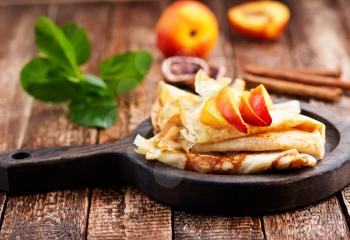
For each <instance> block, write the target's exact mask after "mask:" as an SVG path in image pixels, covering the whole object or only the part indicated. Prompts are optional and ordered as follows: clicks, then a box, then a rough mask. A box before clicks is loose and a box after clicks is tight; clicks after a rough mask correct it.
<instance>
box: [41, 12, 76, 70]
mask: <svg viewBox="0 0 350 240" xmlns="http://www.w3.org/2000/svg"><path fill="white" fill-rule="evenodd" d="M35 43H36V46H37V48H38V50H39V51H40V52H42V53H44V54H45V55H46V56H47V57H48V58H49V59H50V60H51V61H52V62H53V63H55V64H56V65H57V66H60V67H61V68H62V69H64V70H65V71H67V72H68V73H71V74H72V75H74V76H80V75H81V74H80V70H79V68H78V65H77V56H76V54H75V51H74V47H73V46H72V44H71V43H70V41H69V40H68V39H67V37H66V35H65V34H64V33H63V31H62V30H61V29H60V28H59V27H57V26H56V25H55V23H53V22H52V21H51V20H50V19H49V18H47V17H39V18H38V19H37V21H36V24H35Z"/></svg>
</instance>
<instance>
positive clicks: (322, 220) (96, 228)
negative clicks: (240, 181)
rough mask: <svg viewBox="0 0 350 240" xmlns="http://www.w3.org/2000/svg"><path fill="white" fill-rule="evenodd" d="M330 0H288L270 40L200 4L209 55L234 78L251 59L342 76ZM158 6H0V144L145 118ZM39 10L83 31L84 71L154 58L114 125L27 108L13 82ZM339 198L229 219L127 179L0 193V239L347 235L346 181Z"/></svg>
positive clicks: (115, 134) (343, 12) (123, 129)
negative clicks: (280, 28)
mask: <svg viewBox="0 0 350 240" xmlns="http://www.w3.org/2000/svg"><path fill="white" fill-rule="evenodd" d="M337 2H338V3H337V4H334V3H333V1H331V0H320V1H316V0H309V1H289V4H290V6H291V8H292V11H293V18H292V22H291V24H290V27H289V29H288V32H287V34H286V35H285V37H283V38H282V39H281V40H280V41H278V42H274V43H268V42H262V43H261V42H256V41H252V40H248V39H245V38H242V37H241V36H239V35H237V34H235V33H231V31H230V29H229V28H228V26H227V24H226V12H225V11H226V9H227V8H228V6H230V5H231V4H232V3H231V2H228V3H227V4H228V5H227V6H222V5H220V4H214V3H211V2H208V4H209V5H210V7H211V8H213V10H214V11H215V13H216V15H217V16H219V19H220V22H221V24H220V27H221V31H222V32H221V33H222V36H221V38H220V40H219V44H218V47H217V48H216V50H215V51H214V54H213V55H212V56H211V58H210V59H209V61H210V62H213V63H215V62H216V63H218V62H219V63H223V64H225V65H226V66H227V68H228V75H229V76H239V75H240V71H241V66H242V65H243V64H244V63H245V62H249V61H253V62H256V63H262V64H266V65H270V66H281V65H284V66H288V65H297V66H329V67H334V66H341V67H342V69H343V70H344V76H345V78H346V79H350V60H349V59H350V58H349V49H350V48H349V47H350V45H349V43H348V37H349V36H350V34H349V29H350V27H349V24H350V23H349V22H348V21H347V20H348V19H349V17H348V16H347V13H348V12H350V6H348V4H346V2H345V1H343V0H338V1H337ZM163 7H164V3H160V4H159V3H158V2H156V3H154V2H153V3H137V4H132V5H131V4H128V3H123V4H119V3H118V4H111V3H104V4H88V5H75V4H72V5H60V6H59V7H57V6H50V7H49V8H48V7H47V6H45V5H44V6H36V7H30V6H26V7H6V8H4V7H2V8H0V29H6V30H7V31H6V34H3V35H2V36H0V40H1V43H2V46H1V48H0V69H2V75H0V83H1V86H2V88H0V109H1V116H2V121H1V122H0V150H5V149H8V148H12V147H20V146H27V147H30V146H53V145H70V144H81V143H95V142H96V141H98V142H100V143H104V142H110V141H115V140H116V139H118V138H120V137H123V136H125V135H127V134H128V133H129V132H130V131H131V130H133V129H134V128H135V126H136V125H137V124H138V123H139V122H140V121H142V120H143V119H144V118H146V117H147V116H148V115H149V110H150V106H151V103H152V101H153V99H154V97H155V96H154V94H155V92H154V89H155V86H156V83H157V82H158V80H160V79H161V76H160V62H161V59H162V56H161V54H160V52H159V51H158V50H157V49H156V47H155V39H154V25H155V22H156V20H157V18H158V16H159V14H160V12H161V9H162V8H163ZM314 12H317V14H314ZM46 13H49V15H50V16H51V17H53V18H54V19H56V20H58V21H59V22H65V21H66V20H69V19H72V20H74V21H76V22H78V23H81V24H82V25H83V26H84V27H85V28H87V30H88V32H89V34H90V38H91V39H92V42H93V50H94V52H93V59H92V61H91V63H90V64H89V65H88V66H87V68H88V70H89V71H92V72H96V69H97V65H98V62H99V61H100V59H101V58H102V57H106V56H109V55H112V54H115V53H118V52H121V51H124V50H127V49H139V48H143V49H147V50H148V51H150V52H152V54H153V57H154V60H155V63H154V65H153V67H152V70H151V72H150V74H149V75H148V77H147V79H146V80H145V81H144V82H143V84H142V85H140V86H139V87H138V88H137V89H136V90H135V91H134V92H132V93H130V94H125V95H123V96H121V97H120V98H119V121H118V123H117V124H116V125H115V126H114V127H112V128H110V129H108V130H106V131H100V132H97V131H96V130H94V129H90V130H88V129H85V128H81V127H78V126H76V125H73V124H71V123H70V122H69V121H68V120H67V118H66V108H64V107H61V106H52V105H46V104H42V103H38V102H34V105H32V100H31V98H29V97H28V96H27V95H25V94H24V93H23V91H22V90H21V89H20V87H19V85H18V72H19V70H20V68H21V67H22V65H23V64H24V62H25V61H26V60H27V59H28V58H29V57H30V56H31V55H32V54H33V53H34V43H33V41H32V38H29V37H28V36H32V31H33V22H34V20H35V18H36V16H38V15H42V14H46ZM305 23H307V24H305ZM300 26H303V28H301V27H300ZM344 26H345V27H344ZM23 39H28V40H27V41H22V40H23ZM325 46H327V47H325ZM311 103H312V104H315V105H318V106H320V107H327V108H330V109H333V110H335V111H339V112H341V113H343V114H344V116H345V117H348V116H350V98H349V97H347V98H343V99H342V100H341V101H340V102H339V103H338V104H336V105H330V104H325V103H321V102H316V101H311ZM347 115H348V116H347ZM348 118H349V119H350V117H348ZM53 122H54V123H55V124H52V123H53ZM48 129H50V130H49V131H48ZM339 196H340V197H341V201H339V199H338V198H337V197H336V196H334V197H331V198H329V199H327V200H325V201H322V202H321V203H319V204H315V205H312V206H309V207H306V208H302V209H299V210H295V211H289V212H286V213H283V214H275V215H269V216H263V217H262V216H261V217H259V216H257V217H249V216H246V217H235V216H218V215H206V214H200V213H193V212H188V211H182V210H177V209H173V211H172V210H171V208H170V207H167V206H165V205H163V204H159V203H157V202H155V201H153V200H151V199H149V198H148V197H147V196H145V195H144V194H142V193H140V192H139V191H138V190H137V189H134V188H132V187H129V186H118V185H117V186H115V187H100V188H95V189H92V190H89V189H79V190H73V191H57V192H50V193H45V194H34V195H27V196H10V197H8V199H6V196H5V194H0V213H1V212H2V211H3V209H5V213H4V219H3V223H2V227H1V232H0V239H15V238H20V239H22V238H27V239H47V238H48V236H49V237H50V238H56V239H82V238H88V239H120V238H124V239H125V238H129V239H135V238H154V239H170V238H172V237H173V238H176V239H208V238H210V239H215V238H216V239H232V238H234V239H238V238H241V239H252V238H253V239H262V238H264V237H266V238H267V239H302V238H304V239H305V238H306V239H323V238H326V239H339V238H342V239H349V238H350V236H349V229H348V226H347V224H346V218H348V219H350V214H349V210H350V197H349V196H350V187H348V188H346V189H344V190H343V191H342V193H341V194H340V195H339ZM341 204H343V205H344V213H345V216H344V214H343V213H342V208H341ZM172 212H173V216H172ZM172 219H173V220H172ZM172 225H173V226H172ZM172 228H173V229H172ZM172 230H173V231H174V232H172Z"/></svg>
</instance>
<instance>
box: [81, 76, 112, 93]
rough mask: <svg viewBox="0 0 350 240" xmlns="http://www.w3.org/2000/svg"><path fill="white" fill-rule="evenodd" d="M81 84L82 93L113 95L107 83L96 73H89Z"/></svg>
mask: <svg viewBox="0 0 350 240" xmlns="http://www.w3.org/2000/svg"><path fill="white" fill-rule="evenodd" d="M80 85H81V87H82V91H83V93H82V94H81V95H94V96H113V94H112V93H111V91H110V90H109V88H108V86H107V84H106V83H105V82H104V81H103V80H102V79H101V78H99V77H97V76H95V75H91V74H87V75H86V76H84V78H83V79H82V80H81V82H80Z"/></svg>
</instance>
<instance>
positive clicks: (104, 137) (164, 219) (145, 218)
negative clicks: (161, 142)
mask: <svg viewBox="0 0 350 240" xmlns="http://www.w3.org/2000/svg"><path fill="white" fill-rule="evenodd" d="M160 10H161V5H160V3H159V2H155V3H147V4H145V3H139V4H132V5H131V4H116V5H113V6H111V13H110V14H111V15H110V18H109V23H110V29H109V30H110V32H109V34H108V39H109V41H108V43H107V45H106V47H105V55H106V56H110V55H113V54H116V53H119V52H122V51H125V50H137V49H145V50H147V51H149V52H151V53H152V56H153V60H154V63H153V66H152V69H151V71H150V73H149V74H148V75H147V78H146V79H144V80H143V82H142V84H140V85H139V86H138V87H137V88H136V89H135V90H134V91H132V92H131V93H129V94H124V95H123V96H121V97H119V120H118V122H117V123H116V125H115V126H114V127H112V128H110V129H107V130H103V131H101V132H100V135H99V140H100V143H105V142H112V141H115V140H116V139H118V138H121V137H123V136H125V135H127V134H128V133H129V132H130V131H132V130H134V129H135V128H136V126H137V125H138V124H139V123H140V122H141V121H142V120H144V119H145V118H147V117H149V113H150V107H151V104H152V101H153V99H154V97H155V91H154V90H155V87H156V84H157V82H158V81H159V80H160V78H161V76H160V57H161V56H160V53H159V52H158V51H157V49H156V47H155V39H154V31H153V29H154V26H155V23H156V20H157V18H158V16H159V13H160ZM171 236H172V232H171V209H170V208H169V207H167V206H165V205H163V204H159V203H156V202H154V201H153V200H151V199H149V197H147V196H146V195H144V194H143V193H141V192H140V191H139V190H137V189H135V188H132V187H129V186H125V187H116V188H96V189H94V190H93V192H92V202H91V209H90V217H89V228H88V239H121V238H123V239H138V238H143V239H152V238H154V239H171Z"/></svg>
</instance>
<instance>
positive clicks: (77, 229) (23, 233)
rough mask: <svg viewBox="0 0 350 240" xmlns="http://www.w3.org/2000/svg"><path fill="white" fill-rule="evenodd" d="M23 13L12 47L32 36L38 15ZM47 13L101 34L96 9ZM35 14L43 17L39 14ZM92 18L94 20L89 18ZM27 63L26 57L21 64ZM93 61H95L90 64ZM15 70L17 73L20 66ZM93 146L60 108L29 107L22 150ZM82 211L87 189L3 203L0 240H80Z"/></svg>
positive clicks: (91, 134)
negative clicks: (20, 29)
mask: <svg viewBox="0 0 350 240" xmlns="http://www.w3.org/2000/svg"><path fill="white" fill-rule="evenodd" d="M23 9H24V11H25V12H27V14H28V15H29V16H30V19H27V20H22V21H20V22H21V23H26V24H27V25H26V26H25V29H26V33H25V35H23V36H21V38H18V39H13V41H14V42H18V44H22V43H23V39H25V38H28V37H27V36H32V32H33V21H34V20H35V17H36V15H38V14H39V13H37V14H33V12H32V11H30V9H31V8H28V7H26V8H23ZM35 9H36V8H35ZM48 13H49V15H50V17H52V18H53V19H56V20H58V21H59V22H65V21H68V20H74V21H76V22H78V23H82V24H84V27H86V29H87V30H88V31H89V33H90V34H91V35H94V36H98V35H99V34H100V32H99V31H102V32H104V29H103V28H102V24H101V23H102V21H99V20H101V19H102V20H103V18H104V16H103V13H100V14H99V11H98V9H96V8H95V6H93V5H89V6H65V7H63V8H62V9H61V8H58V7H56V6H51V7H50V8H49V11H48ZM40 14H41V15H42V14H47V13H45V12H40ZM92 14H93V15H94V18H91V16H92ZM29 20H30V21H29ZM100 24H101V25H100ZM101 28H102V29H101ZM23 34H24V33H23ZM31 39H32V38H31ZM30 44H31V45H30V47H28V46H27V48H28V49H33V47H34V43H33V42H32V41H30ZM98 44H99V43H98V42H96V41H93V48H94V49H96V48H97V49H98ZM17 50H18V49H17ZM28 57H29V56H26V57H25V58H24V59H27V58H28ZM98 57H99V56H98V55H95V57H93V58H94V59H93V61H92V63H94V62H95V61H96V58H98ZM17 65H18V67H21V66H22V65H23V64H17ZM17 65H16V66H17ZM87 68H88V69H89V68H91V65H87ZM18 72H19V70H18V71H17V73H16V74H14V75H13V76H12V79H11V80H12V81H13V82H15V83H16V84H17V85H18ZM20 94H22V95H24V92H23V91H22V92H21V93H20ZM53 123H55V124H53ZM96 140H97V131H96V130H95V129H85V128H82V127H79V126H77V125H74V124H72V123H71V122H70V121H69V120H68V119H67V109H66V108H65V107H63V106H52V105H48V104H44V103H40V102H35V103H34V106H33V109H32V111H31V113H30V119H29V122H28V125H27V131H26V134H25V137H24V140H23V146H24V147H39V146H57V145H72V144H87V143H95V142H96ZM88 207H89V190H88V189H79V190H72V191H69V190H67V191H57V192H50V193H43V194H35V195H28V196H13V197H9V199H8V202H7V207H6V211H5V215H4V221H3V225H2V228H1V235H0V238H1V239H10V238H19V239H22V238H27V239H47V236H50V238H55V239H81V238H83V237H84V236H85V235H86V222H87V217H88V216H87V214H88Z"/></svg>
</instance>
